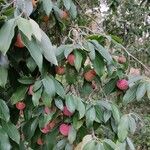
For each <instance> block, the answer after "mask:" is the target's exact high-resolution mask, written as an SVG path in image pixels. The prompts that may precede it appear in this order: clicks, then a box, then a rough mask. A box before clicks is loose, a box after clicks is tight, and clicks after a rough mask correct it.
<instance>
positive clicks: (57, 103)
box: [55, 98, 64, 111]
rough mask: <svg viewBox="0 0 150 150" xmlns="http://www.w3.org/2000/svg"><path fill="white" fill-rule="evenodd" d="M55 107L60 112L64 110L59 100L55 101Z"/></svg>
mask: <svg viewBox="0 0 150 150" xmlns="http://www.w3.org/2000/svg"><path fill="white" fill-rule="evenodd" d="M55 105H56V106H57V107H58V108H59V109H60V110H61V111H63V109H64V105H63V101H62V100H61V99H58V98H57V99H55Z"/></svg>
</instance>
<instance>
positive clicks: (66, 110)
mask: <svg viewBox="0 0 150 150" xmlns="http://www.w3.org/2000/svg"><path fill="white" fill-rule="evenodd" d="M63 114H64V115H65V116H68V117H71V116H72V115H73V113H72V112H70V111H69V110H68V108H67V107H66V106H64V109H63Z"/></svg>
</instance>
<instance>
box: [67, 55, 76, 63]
mask: <svg viewBox="0 0 150 150" xmlns="http://www.w3.org/2000/svg"><path fill="white" fill-rule="evenodd" d="M67 60H68V63H69V64H70V65H74V62H75V56H74V55H73V54H70V55H69V56H68V58H67Z"/></svg>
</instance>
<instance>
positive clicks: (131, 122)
mask: <svg viewBox="0 0 150 150" xmlns="http://www.w3.org/2000/svg"><path fill="white" fill-rule="evenodd" d="M128 118H129V131H130V132H131V133H132V134H134V132H135V131H136V122H135V119H134V118H133V117H132V116H131V115H130V116H129V117H128Z"/></svg>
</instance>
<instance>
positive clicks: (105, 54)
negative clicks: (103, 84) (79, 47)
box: [91, 40, 112, 64]
mask: <svg viewBox="0 0 150 150" xmlns="http://www.w3.org/2000/svg"><path fill="white" fill-rule="evenodd" d="M91 43H93V45H94V46H95V48H96V50H97V51H98V52H99V53H100V54H101V55H102V57H103V58H104V59H105V60H106V61H107V62H108V64H111V63H112V57H111V55H110V53H109V52H108V50H107V49H105V48H104V47H103V46H102V45H100V44H99V43H98V42H97V41H96V40H91Z"/></svg>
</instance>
